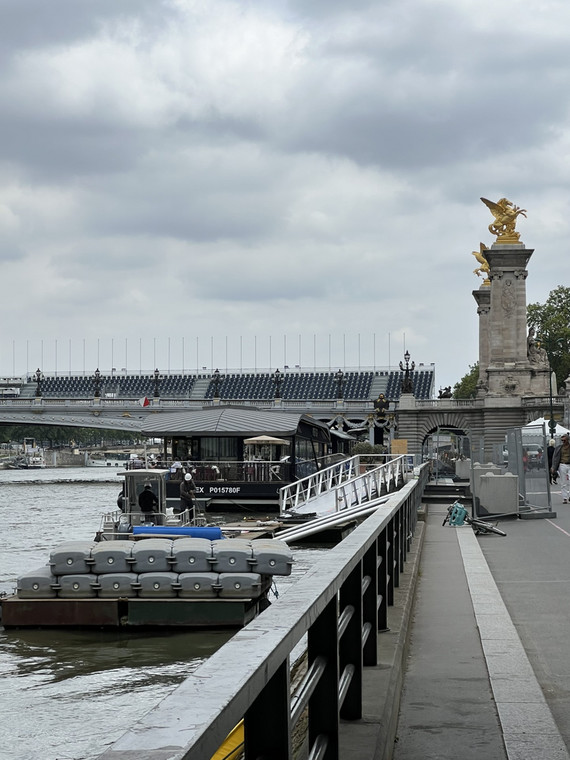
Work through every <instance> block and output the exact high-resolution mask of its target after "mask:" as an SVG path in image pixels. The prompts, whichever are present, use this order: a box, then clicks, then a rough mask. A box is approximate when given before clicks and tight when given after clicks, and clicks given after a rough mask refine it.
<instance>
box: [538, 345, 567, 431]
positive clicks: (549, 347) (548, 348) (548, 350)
mask: <svg viewBox="0 0 570 760" xmlns="http://www.w3.org/2000/svg"><path fill="white" fill-rule="evenodd" d="M563 343H564V341H563V340H562V339H561V338H558V339H550V338H546V340H545V339H543V340H541V341H540V345H542V346H544V350H545V351H546V356H547V357H548V400H549V404H550V407H549V410H550V419H549V420H548V429H549V430H550V437H551V438H554V435H555V433H556V420H555V419H554V408H553V402H552V347H553V344H554V345H556V346H558V347H559V348H561V347H562V345H563Z"/></svg>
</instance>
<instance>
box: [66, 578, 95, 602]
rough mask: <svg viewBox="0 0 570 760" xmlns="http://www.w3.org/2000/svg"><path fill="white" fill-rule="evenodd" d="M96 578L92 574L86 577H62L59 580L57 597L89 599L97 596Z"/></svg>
mask: <svg viewBox="0 0 570 760" xmlns="http://www.w3.org/2000/svg"><path fill="white" fill-rule="evenodd" d="M96 584H97V576H96V575H94V574H93V573H89V574H87V575H84V574H80V573H78V574H76V575H62V576H61V577H60V578H59V591H58V597H59V598H60V599H90V598H92V597H95V596H97V588H96Z"/></svg>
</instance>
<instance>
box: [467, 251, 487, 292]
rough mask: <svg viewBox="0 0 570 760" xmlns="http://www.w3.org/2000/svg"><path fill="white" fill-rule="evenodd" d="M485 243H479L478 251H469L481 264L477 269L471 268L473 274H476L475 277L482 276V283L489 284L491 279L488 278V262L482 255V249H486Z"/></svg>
mask: <svg viewBox="0 0 570 760" xmlns="http://www.w3.org/2000/svg"><path fill="white" fill-rule="evenodd" d="M486 247H487V246H486V245H485V243H479V250H478V251H471V253H472V254H473V256H475V258H476V259H477V261H478V262H479V264H481V266H480V267H477V269H474V270H473V274H476V275H477V277H484V278H485V279H484V280H483V285H486V286H489V285H490V284H491V280H490V279H489V272H490V268H489V262H488V261H487V259H486V258H485V257H484V256H483V251H484V250H485V249H486Z"/></svg>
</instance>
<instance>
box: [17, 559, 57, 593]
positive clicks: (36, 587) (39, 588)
mask: <svg viewBox="0 0 570 760" xmlns="http://www.w3.org/2000/svg"><path fill="white" fill-rule="evenodd" d="M57 580H58V579H57V578H56V577H55V576H54V575H53V574H52V571H51V568H50V566H49V565H43V566H42V567H38V568H37V569H36V570H30V572H28V573H26V574H25V575H22V576H20V578H18V581H17V585H16V594H17V596H18V597H19V598H20V599H53V598H54V597H56V596H57Z"/></svg>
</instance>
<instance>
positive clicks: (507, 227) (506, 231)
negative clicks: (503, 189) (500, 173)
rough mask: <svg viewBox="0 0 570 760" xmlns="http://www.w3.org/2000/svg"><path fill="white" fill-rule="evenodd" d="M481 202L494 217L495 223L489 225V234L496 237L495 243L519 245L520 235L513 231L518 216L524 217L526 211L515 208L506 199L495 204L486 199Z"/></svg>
mask: <svg viewBox="0 0 570 760" xmlns="http://www.w3.org/2000/svg"><path fill="white" fill-rule="evenodd" d="M481 200H482V201H483V203H484V204H485V206H487V208H488V209H489V211H490V212H491V213H492V214H493V216H494V217H495V221H494V222H492V223H491V224H490V225H489V232H490V233H491V234H493V235H496V236H497V241H496V242H497V243H499V244H502V245H508V244H509V243H519V242H520V233H519V232H517V231H516V230H515V225H516V221H517V217H518V216H519V215H521V216H524V217H526V209H525V208H520V206H515V204H514V203H511V202H510V201H509V200H507V198H501V200H499V201H497V203H494V202H493V201H490V200H487V198H481Z"/></svg>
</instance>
